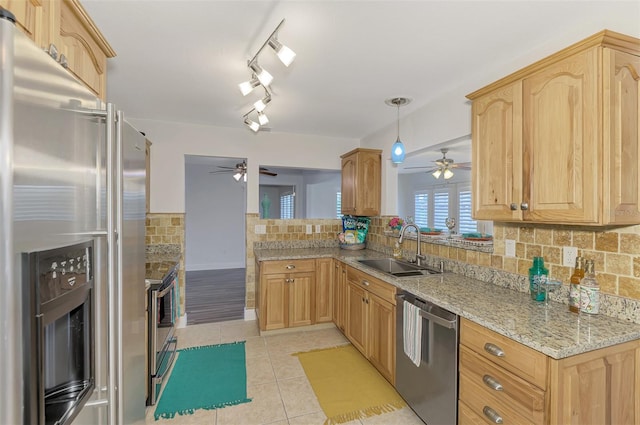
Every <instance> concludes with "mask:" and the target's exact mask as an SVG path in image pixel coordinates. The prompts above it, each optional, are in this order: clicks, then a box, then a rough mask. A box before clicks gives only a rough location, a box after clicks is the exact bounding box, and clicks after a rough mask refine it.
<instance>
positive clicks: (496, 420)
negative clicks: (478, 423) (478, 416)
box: [482, 406, 502, 424]
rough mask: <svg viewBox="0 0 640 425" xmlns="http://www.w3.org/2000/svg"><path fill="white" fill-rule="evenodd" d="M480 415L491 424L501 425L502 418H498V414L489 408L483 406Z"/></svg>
mask: <svg viewBox="0 0 640 425" xmlns="http://www.w3.org/2000/svg"><path fill="white" fill-rule="evenodd" d="M482 413H484V415H485V416H486V417H487V418H489V420H490V421H491V422H493V423H496V424H501V423H502V416H500V415H499V414H498V412H496V411H495V410H493V409H492V408H490V407H489V406H484V409H482Z"/></svg>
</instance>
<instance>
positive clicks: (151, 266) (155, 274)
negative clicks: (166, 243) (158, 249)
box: [144, 253, 180, 280]
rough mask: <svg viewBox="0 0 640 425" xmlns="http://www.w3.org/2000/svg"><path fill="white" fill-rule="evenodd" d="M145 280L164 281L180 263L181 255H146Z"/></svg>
mask: <svg viewBox="0 0 640 425" xmlns="http://www.w3.org/2000/svg"><path fill="white" fill-rule="evenodd" d="M145 260H146V266H145V275H144V278H145V279H151V280H162V279H163V278H164V277H165V276H166V275H167V273H169V272H170V271H171V270H172V269H174V268H175V267H178V264H179V263H180V254H170V253H158V254H149V253H147V255H146V259H145Z"/></svg>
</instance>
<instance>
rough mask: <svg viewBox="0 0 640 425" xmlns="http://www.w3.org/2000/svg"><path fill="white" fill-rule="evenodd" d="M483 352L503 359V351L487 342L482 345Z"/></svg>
mask: <svg viewBox="0 0 640 425" xmlns="http://www.w3.org/2000/svg"><path fill="white" fill-rule="evenodd" d="M484 351H486V352H487V353H489V354H493V355H494V356H496V357H504V350H503V349H502V348H500V347H498V346H497V345H495V344H492V343H490V342H487V343H486V344H485V345H484Z"/></svg>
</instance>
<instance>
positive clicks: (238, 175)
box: [233, 172, 244, 182]
mask: <svg viewBox="0 0 640 425" xmlns="http://www.w3.org/2000/svg"><path fill="white" fill-rule="evenodd" d="M243 175H244V173H240V172H238V173H235V174H234V175H233V178H234V179H235V180H236V181H237V182H239V181H240V179H241V178H242V176H243Z"/></svg>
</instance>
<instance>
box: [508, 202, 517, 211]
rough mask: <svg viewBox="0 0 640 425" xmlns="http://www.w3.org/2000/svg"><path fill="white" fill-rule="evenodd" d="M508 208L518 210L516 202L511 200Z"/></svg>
mask: <svg viewBox="0 0 640 425" xmlns="http://www.w3.org/2000/svg"><path fill="white" fill-rule="evenodd" d="M509 208H510V209H511V211H517V210H518V204H516V203H515V202H513V203H511V205H509Z"/></svg>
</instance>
